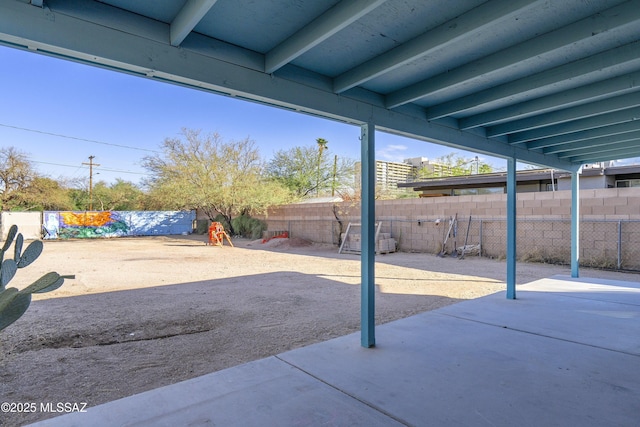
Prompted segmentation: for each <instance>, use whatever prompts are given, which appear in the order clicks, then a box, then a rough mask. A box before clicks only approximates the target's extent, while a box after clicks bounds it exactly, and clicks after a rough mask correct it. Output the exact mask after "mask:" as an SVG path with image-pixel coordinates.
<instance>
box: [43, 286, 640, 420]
mask: <svg viewBox="0 0 640 427" xmlns="http://www.w3.org/2000/svg"><path fill="white" fill-rule="evenodd" d="M639 292H640V284H638V283H635V282H634V283H631V282H611V281H600V280H598V281H590V280H584V279H583V280H576V279H570V278H562V277H554V278H550V279H544V280H540V281H537V282H533V283H531V284H528V285H525V286H521V287H519V288H518V299H517V300H515V301H514V300H507V299H506V298H505V296H504V294H496V295H491V296H488V297H484V298H480V299H477V300H471V301H465V302H462V303H458V304H454V305H451V306H448V307H445V308H442V309H439V310H435V311H430V312H426V313H422V314H420V315H417V316H413V317H410V318H407V319H402V320H399V321H395V322H391V323H388V324H385V325H382V326H379V327H377V328H376V335H377V343H378V344H377V346H376V347H375V348H372V349H365V348H362V347H361V346H360V344H359V343H360V339H359V334H352V335H347V336H344V337H341V338H337V339H334V340H330V341H327V342H323V343H319V344H315V345H312V346H308V347H304V348H300V349H297V350H293V351H289V352H286V353H283V354H280V355H278V356H274V357H270V358H267V359H263V360H259V361H256V362H252V363H248V364H245V365H241V366H237V367H234V368H231V369H227V370H224V371H220V372H216V373H213V374H209V375H206V376H203V377H199V378H195V379H193V380H190V381H185V382H182V383H179V384H175V385H171V386H168V387H164V388H160V389H157V390H152V391H149V392H146V393H142V394H139V395H136V396H132V397H129V398H125V399H121V400H118V401H114V402H110V403H107V404H104V405H100V406H97V407H95V408H90V409H89V411H88V412H87V413H79V414H70V415H65V416H62V417H58V418H54V419H50V420H46V421H43V422H41V423H37V424H35V425H37V426H85V425H92V426H99V425H109V426H111V425H118V426H134V425H135V426H145V425H148V426H165V425H166V426H169V425H170V426H179V425H223V426H226V425H232V426H233V425H242V426H252V425H260V426H293V425H307V426H315V425H367V426H375V425H390V426H393V425H413V426H423V425H434V426H441V425H456V426H458V425H460V426H483V425H487V426H513V425H518V426H574V425H579V426H581V427H584V426H603V425H611V426H613V425H615V426H637V425H638V420H640V304H639V298H638V297H639V295H640V294H639Z"/></svg>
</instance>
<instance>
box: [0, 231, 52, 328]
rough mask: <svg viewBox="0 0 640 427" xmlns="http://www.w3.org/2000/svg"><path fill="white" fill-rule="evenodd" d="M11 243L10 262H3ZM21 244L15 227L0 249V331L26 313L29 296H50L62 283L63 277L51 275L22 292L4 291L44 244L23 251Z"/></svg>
mask: <svg viewBox="0 0 640 427" xmlns="http://www.w3.org/2000/svg"><path fill="white" fill-rule="evenodd" d="M14 240H15V245H14V249H13V259H4V258H5V254H6V253H7V252H8V250H9V248H10V247H11V244H12V243H13V242H14ZM23 244H24V238H23V236H22V234H21V233H18V227H17V226H15V225H13V226H11V228H10V229H9V233H8V235H7V239H6V240H5V242H4V245H3V246H2V249H0V331H1V330H2V329H4V328H6V327H7V326H9V325H10V324H12V323H13V322H15V321H16V320H18V319H19V318H20V316H22V315H23V314H24V313H25V311H27V308H29V304H31V294H37V293H44V292H50V291H53V290H55V289H58V288H59V287H60V286H62V284H63V283H64V277H63V276H60V275H59V274H58V273H53V272H52V273H47V274H45V275H44V276H42V277H41V278H39V279H38V280H36V281H35V282H33V283H32V284H31V285H29V286H27V287H26V288H24V289H22V290H18V289H17V288H7V284H8V283H9V282H10V281H11V279H13V277H14V276H15V274H16V272H17V271H18V269H19V268H24V267H27V266H28V265H30V264H31V263H32V262H33V261H35V260H36V258H38V257H39V256H40V254H41V253H42V249H43V244H42V241H40V240H35V241H33V242H31V243H30V244H29V246H27V247H26V249H24V251H23V250H22V249H23Z"/></svg>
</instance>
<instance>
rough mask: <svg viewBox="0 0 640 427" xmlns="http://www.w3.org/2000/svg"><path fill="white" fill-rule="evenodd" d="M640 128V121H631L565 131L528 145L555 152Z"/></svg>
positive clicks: (547, 151) (544, 151)
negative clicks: (576, 130) (569, 131)
mask: <svg viewBox="0 0 640 427" xmlns="http://www.w3.org/2000/svg"><path fill="white" fill-rule="evenodd" d="M639 129H640V123H638V122H634V121H629V122H624V123H618V124H615V125H610V126H601V127H596V128H593V129H586V130H581V131H578V132H571V133H565V134H562V135H557V136H552V137H550V138H543V139H540V140H537V141H533V142H529V143H527V145H526V147H527V148H528V149H530V150H536V149H540V148H542V149H543V150H542V152H543V153H547V154H555V153H559V152H561V151H562V150H564V149H570V150H571V149H574V148H579V147H580V146H583V144H584V145H587V146H588V145H589V144H590V140H591V139H594V138H600V137H603V136H610V135H620V134H623V133H627V132H634V131H636V130H639Z"/></svg>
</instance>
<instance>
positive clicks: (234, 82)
mask: <svg viewBox="0 0 640 427" xmlns="http://www.w3.org/2000/svg"><path fill="white" fill-rule="evenodd" d="M0 11H1V13H0V43H2V44H4V45H8V46H13V47H17V48H21V49H28V50H31V51H34V52H39V53H43V54H47V55H53V56H58V57H63V58H66V59H70V60H74V61H80V62H84V63H89V64H93V65H97V66H100V67H106V68H110V69H114V70H118V71H122V72H127V73H132V74H136V75H140V76H143V77H146V78H151V79H156V80H162V81H167V82H170V83H176V84H180V85H185V86H189V87H193V88H197V89H202V90H206V91H211V92H216V93H220V94H224V95H228V96H233V97H238V98H246V99H248V100H251V101H256V102H262V103H265V104H270V105H275V106H278V107H281V108H287V109H292V110H296V111H300V112H303V113H309V114H314V115H319V116H323V117H328V118H332V119H336V120H340V121H344V122H348V123H353V124H357V125H362V124H364V123H374V124H375V126H376V129H378V130H383V131H388V132H392V133H396V134H401V135H405V136H408V137H411V138H415V139H419V140H425V141H433V142H438V143H442V144H445V145H449V146H453V147H458V148H462V149H467V150H471V151H475V152H481V153H486V154H489V155H493V156H498V157H504V158H517V159H518V160H520V161H524V162H528V163H533V164H538V165H542V166H549V167H555V168H559V169H564V170H569V171H575V170H577V169H578V167H579V166H580V165H581V164H584V163H589V162H595V161H602V160H613V159H623V158H630V157H637V156H640V120H638V119H639V118H640V96H638V94H637V91H638V86H639V85H638V81H639V78H640V55H639V54H638V53H639V52H640V1H637V0H631V1H625V2H621V1H619V0H599V1H597V2H585V1H583V0H563V1H546V0H545V1H531V0H491V1H482V0H455V1H452V0H433V1H429V2H424V1H423V0H386V1H385V0H344V1H338V0H296V1H291V0H261V1H253V0H217V1H216V0H181V1H174V0H172V1H169V0H136V1H127V0H100V1H91V0H74V1H69V0H46V1H43V0H31V1H28V0H0ZM43 78H45V79H46V70H43Z"/></svg>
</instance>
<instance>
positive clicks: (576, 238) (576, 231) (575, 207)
mask: <svg viewBox="0 0 640 427" xmlns="http://www.w3.org/2000/svg"><path fill="white" fill-rule="evenodd" d="M571 277H580V170H578V171H576V172H571Z"/></svg>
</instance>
